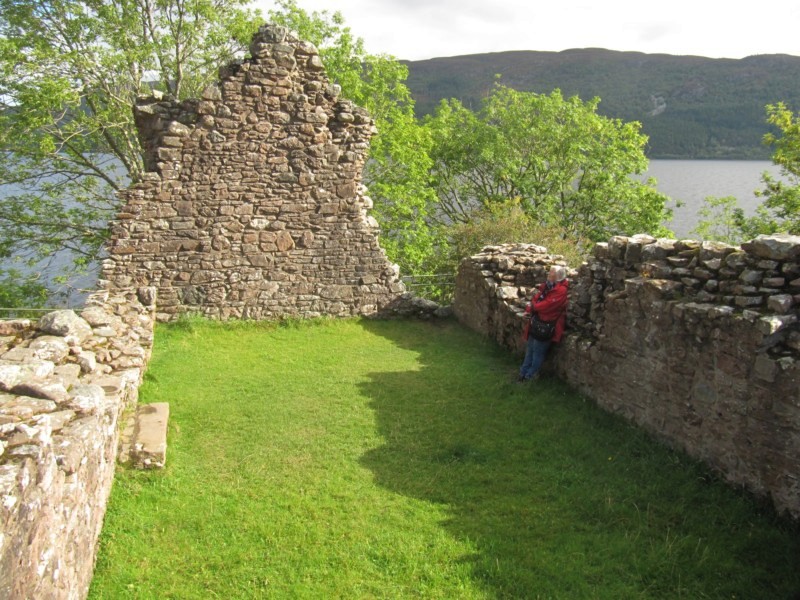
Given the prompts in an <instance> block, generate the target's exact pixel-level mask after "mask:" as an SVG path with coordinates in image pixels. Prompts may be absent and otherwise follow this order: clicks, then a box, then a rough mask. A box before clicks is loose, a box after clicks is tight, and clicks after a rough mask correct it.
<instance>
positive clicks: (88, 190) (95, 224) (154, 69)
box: [0, 0, 258, 291]
mask: <svg viewBox="0 0 800 600" xmlns="http://www.w3.org/2000/svg"><path fill="white" fill-rule="evenodd" d="M246 5H247V1H246V0H115V1H114V2H107V1H103V0H0V103H2V104H0V152H2V156H3V160H2V161H0V197H2V203H0V260H6V261H7V260H9V259H10V258H11V257H14V258H15V259H17V261H18V262H21V263H27V264H28V265H31V264H33V263H37V262H40V261H41V260H43V259H52V257H53V256H54V255H55V254H56V253H57V252H58V251H64V250H66V251H67V252H69V253H70V254H71V256H72V259H73V261H74V264H73V265H72V268H71V269H70V270H78V271H80V270H81V269H82V268H84V267H85V266H86V265H87V264H89V263H90V262H91V261H94V260H96V259H97V258H98V256H99V255H100V251H101V246H102V244H103V242H104V240H105V239H106V237H107V235H108V231H107V223H108V220H109V218H110V217H111V216H113V214H114V213H115V212H116V208H117V206H118V199H117V196H116V192H117V191H119V190H120V189H121V188H124V187H126V186H127V185H129V184H130V183H131V182H135V181H137V180H139V179H140V177H141V176H142V173H143V171H144V166H143V163H142V153H141V148H140V145H139V141H138V138H137V133H136V128H135V126H134V124H133V115H132V111H131V107H132V105H133V103H134V101H135V99H136V97H137V96H138V95H140V94H150V93H151V91H152V90H153V89H158V90H161V91H162V92H165V93H167V94H170V95H171V96H173V97H175V98H184V97H187V96H193V95H196V94H197V93H198V91H199V90H201V89H202V88H203V87H204V86H205V85H207V83H209V82H210V81H212V80H213V79H215V78H216V73H217V69H218V67H219V66H220V65H221V64H224V63H226V62H228V61H230V60H231V59H232V58H234V56H235V55H236V54H237V53H240V52H242V51H243V50H244V48H245V47H246V46H245V44H247V43H248V42H249V40H250V37H251V35H252V32H253V31H255V29H256V27H257V25H258V23H257V21H256V20H255V15H254V14H253V13H251V12H250V11H248V10H246V8H245V7H246ZM62 276H68V274H62ZM20 289H21V290H22V291H24V290H25V289H28V288H25V287H24V286H22V287H21V288H20ZM29 291H30V290H29Z"/></svg>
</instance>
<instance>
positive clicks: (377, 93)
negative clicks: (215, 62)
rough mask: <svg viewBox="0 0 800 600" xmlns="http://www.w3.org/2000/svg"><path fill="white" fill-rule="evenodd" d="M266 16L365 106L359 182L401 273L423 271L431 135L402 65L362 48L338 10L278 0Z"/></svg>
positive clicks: (429, 236)
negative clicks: (313, 49)
mask: <svg viewBox="0 0 800 600" xmlns="http://www.w3.org/2000/svg"><path fill="white" fill-rule="evenodd" d="M276 4H277V9H276V10H273V11H271V12H270V13H269V17H270V21H272V22H273V23H277V24H282V25H285V26H287V27H289V28H290V29H292V30H293V31H295V32H296V33H297V34H298V35H299V36H300V37H301V38H302V39H304V40H307V41H309V42H311V43H313V44H314V45H316V46H317V49H318V50H319V52H320V55H321V57H322V60H323V63H324V64H325V68H326V71H327V74H328V76H329V77H330V78H331V80H332V81H334V82H335V83H337V84H338V85H340V86H341V88H342V95H343V96H344V97H346V98H348V99H350V100H352V101H354V102H355V103H356V104H358V105H359V106H362V107H364V108H366V109H367V110H368V111H369V113H370V114H371V115H372V117H373V118H374V119H375V122H376V126H377V129H378V133H377V134H376V135H375V136H374V137H373V138H372V141H371V144H370V152H369V161H368V162H367V165H366V167H365V169H364V180H365V183H366V184H367V186H368V188H369V195H370V196H371V197H372V199H373V200H374V205H375V213H374V214H375V217H376V219H377V220H378V222H379V223H380V225H381V230H382V231H383V233H384V237H383V238H382V240H381V246H382V247H383V248H384V249H385V250H386V251H387V254H388V256H389V257H390V258H391V259H392V260H393V261H395V262H397V263H398V264H399V265H400V267H401V270H402V271H403V272H404V273H415V274H416V273H420V272H422V271H424V270H425V269H426V265H427V264H429V263H430V261H431V257H432V256H433V254H434V252H435V248H436V245H437V241H438V240H439V237H438V235H437V231H436V230H435V229H432V228H431V227H429V226H428V213H429V210H430V207H431V205H432V203H433V200H434V193H433V189H432V188H431V186H430V170H431V162H430V158H429V152H428V150H429V148H430V145H431V140H430V136H429V135H428V132H427V130H426V129H425V128H424V127H422V126H421V125H420V123H419V122H418V121H417V119H416V118H415V116H414V100H413V99H412V98H411V93H410V92H409V90H408V87H407V86H406V84H405V80H406V78H407V77H408V69H407V67H406V66H405V65H403V64H402V63H400V62H399V61H397V60H396V59H395V58H394V57H391V56H387V55H375V54H369V53H367V52H366V50H365V48H364V42H363V40H362V39H360V38H356V37H354V36H353V34H352V31H351V30H350V28H349V27H346V26H345V25H344V19H343V17H342V15H341V14H340V13H338V12H335V13H332V14H331V13H329V12H328V11H322V12H312V13H308V12H306V11H304V10H303V9H301V8H300V7H299V6H298V5H297V2H295V1H294V0H279V1H278V2H277V3H276Z"/></svg>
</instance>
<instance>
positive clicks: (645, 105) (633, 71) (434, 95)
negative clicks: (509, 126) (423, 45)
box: [403, 48, 800, 159]
mask: <svg viewBox="0 0 800 600" xmlns="http://www.w3.org/2000/svg"><path fill="white" fill-rule="evenodd" d="M403 63H404V64H406V65H407V66H408V69H409V77H408V86H409V88H410V90H411V93H412V95H413V97H414V99H415V100H416V108H417V114H418V115H419V116H422V115H424V114H429V113H431V112H433V111H434V109H435V107H436V105H437V104H438V103H439V101H440V100H441V99H442V98H457V99H459V100H460V101H461V102H462V103H463V104H464V105H465V106H467V107H470V108H472V109H473V110H477V109H478V108H479V107H480V105H481V99H482V98H484V97H485V96H486V95H487V94H488V93H489V92H490V90H491V88H492V86H493V85H494V82H495V80H496V79H495V75H497V74H499V75H500V76H501V77H500V80H499V81H500V82H501V83H503V84H505V85H507V86H509V87H512V88H514V89H517V90H522V91H534V92H537V93H550V92H551V91H552V90H553V89H556V88H558V89H560V90H561V91H562V93H563V94H564V96H565V97H570V96H574V95H578V96H579V97H580V98H582V99H583V100H588V99H590V98H592V97H595V96H598V97H599V98H600V99H601V101H600V105H599V108H598V112H600V113H601V114H603V115H606V116H609V117H614V118H619V119H622V120H624V121H639V122H641V123H642V131H643V132H644V133H645V134H647V135H648V136H649V138H650V141H649V145H648V152H647V154H648V156H649V157H650V158H730V159H733V158H738V159H766V158H769V157H770V156H771V151H770V149H769V148H767V147H765V146H764V145H763V144H762V143H761V140H762V138H763V136H764V134H765V133H766V132H767V131H768V126H767V124H766V119H765V114H766V113H765V106H766V105H767V104H774V103H776V102H781V101H782V102H785V103H786V104H788V105H789V106H790V107H791V108H792V110H794V111H795V112H797V111H800V57H798V56H790V55H786V54H764V55H756V56H749V57H747V58H742V59H727V58H704V57H700V56H675V55H669V54H645V53H642V52H619V51H614V50H605V49H602V48H583V49H572V50H564V51H561V52H537V51H512V52H497V53H491V54H472V55H467V56H453V57H447V58H433V59H429V60H420V61H403Z"/></svg>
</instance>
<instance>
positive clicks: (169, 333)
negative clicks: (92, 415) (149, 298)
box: [90, 320, 800, 599]
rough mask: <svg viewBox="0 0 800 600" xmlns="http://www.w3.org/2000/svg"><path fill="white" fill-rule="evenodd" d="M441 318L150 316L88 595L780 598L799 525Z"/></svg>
mask: <svg viewBox="0 0 800 600" xmlns="http://www.w3.org/2000/svg"><path fill="white" fill-rule="evenodd" d="M516 367H517V357H513V356H510V355H509V354H508V353H506V352H504V351H502V350H500V349H498V348H496V347H495V346H494V345H493V344H492V343H490V342H488V341H487V340H485V339H483V338H481V337H479V336H477V335H475V334H473V333H471V332H469V331H466V330H464V329H463V328H461V327H460V326H459V325H458V324H456V323H454V322H445V323H441V322H438V323H432V322H430V323H429V322H416V321H360V320H345V321H331V320H319V321H310V322H291V323H284V324H282V325H280V324H263V323H262V324H259V323H235V324H219V323H208V322H204V321H202V320H191V321H186V322H184V323H182V324H179V325H173V326H160V327H159V330H158V332H157V337H156V348H155V354H154V358H153V361H152V363H151V365H150V370H149V371H148V374H147V376H146V382H145V385H144V386H143V388H142V390H141V397H142V401H143V402H151V401H152V402H155V401H159V402H169V403H170V410H171V417H170V431H169V448H168V458H167V467H166V469H165V470H164V471H162V472H147V473H141V472H133V471H125V470H121V471H119V472H118V475H117V478H116V480H115V485H114V490H113V492H112V498H111V502H110V505H109V511H108V515H107V518H106V523H105V527H104V530H103V534H102V539H101V548H100V556H99V559H98V565H97V569H96V574H95V579H94V582H93V585H92V590H91V593H90V597H91V598H126V597H128V598H220V597H224V598H229V599H230V598H242V599H244V598H459V599H460V598H499V597H503V598H537V597H541V598H614V599H616V598H677V597H686V598H733V597H737V598H781V597H786V596H787V595H789V594H790V593H792V592H796V591H798V590H800V571H798V568H797V567H798V565H799V564H800V541H798V537H799V536H798V535H797V533H798V532H797V530H796V529H792V528H791V527H789V525H787V524H786V523H782V522H781V521H779V520H777V519H776V518H775V517H774V516H773V515H772V514H771V512H770V511H769V510H766V509H764V508H763V507H762V506H761V505H760V504H759V503H756V502H754V501H753V500H752V499H750V498H749V497H748V496H746V495H743V494H740V493H737V492H735V491H733V490H731V489H730V488H729V487H727V486H725V485H724V484H722V483H721V482H719V481H717V479H716V478H714V477H712V476H711V475H709V474H708V473H707V472H706V471H705V470H704V469H702V468H701V467H700V466H698V465H697V464H695V463H693V462H692V461H689V460H687V459H686V458H684V457H682V456H681V455H679V454H676V453H674V452H671V451H669V450H667V449H665V448H664V447H662V446H660V445H659V444H657V443H655V442H653V441H651V440H650V439H649V438H648V437H647V436H646V435H645V434H643V433H642V432H640V431H638V430H637V429H635V428H633V427H631V426H629V425H627V424H626V423H624V422H622V421H621V420H619V419H617V418H614V417H612V416H609V415H607V414H605V413H603V412H602V411H600V410H599V409H597V408H596V407H595V406H594V405H593V404H592V403H591V402H588V401H586V400H584V399H583V398H581V397H580V396H579V395H577V394H575V393H574V392H572V391H571V390H569V389H568V388H567V387H566V386H564V385H562V384H560V383H559V382H557V381H554V380H548V379H543V380H541V381H539V382H537V383H536V384H534V385H531V386H526V385H523V386H519V385H516V384H515V383H513V379H514V374H515V372H516Z"/></svg>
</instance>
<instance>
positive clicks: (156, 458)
mask: <svg viewBox="0 0 800 600" xmlns="http://www.w3.org/2000/svg"><path fill="white" fill-rule="evenodd" d="M168 421H169V404H168V403H166V402H154V403H152V404H139V405H138V406H137V407H136V411H135V413H134V414H132V415H131V416H130V417H129V419H128V422H127V424H126V427H125V429H124V431H123V432H122V439H121V442H120V452H119V462H121V463H127V464H130V465H131V466H132V467H134V468H136V469H163V468H164V464H165V463H166V461H167V422H168Z"/></svg>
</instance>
